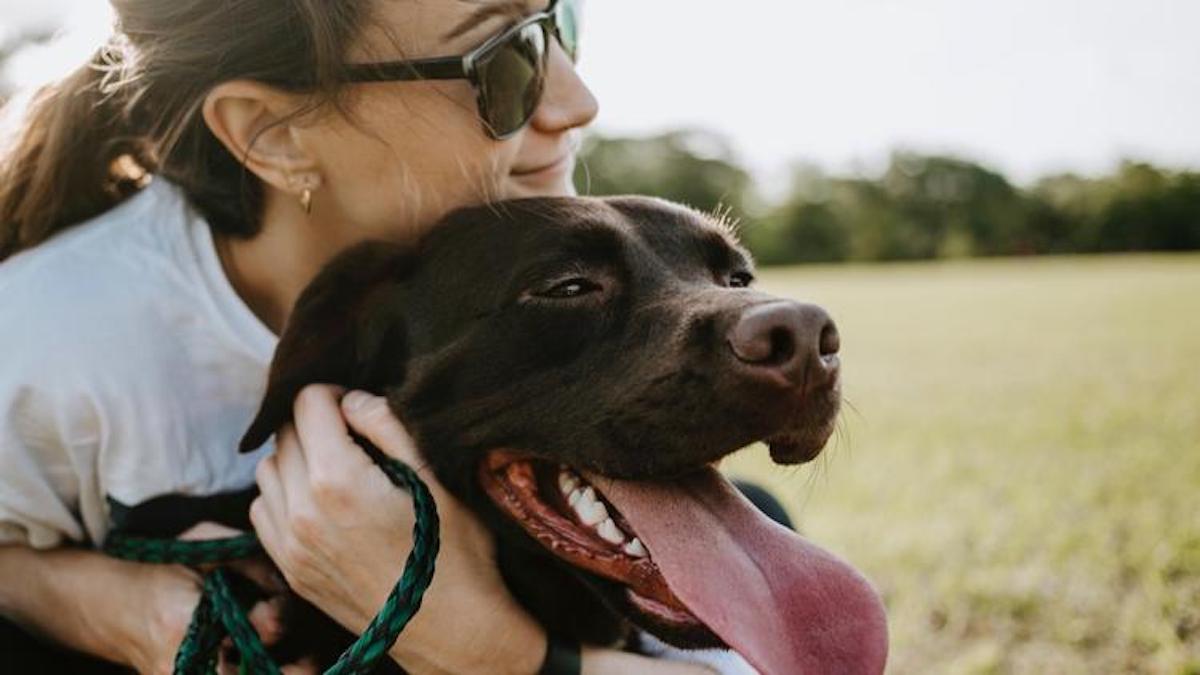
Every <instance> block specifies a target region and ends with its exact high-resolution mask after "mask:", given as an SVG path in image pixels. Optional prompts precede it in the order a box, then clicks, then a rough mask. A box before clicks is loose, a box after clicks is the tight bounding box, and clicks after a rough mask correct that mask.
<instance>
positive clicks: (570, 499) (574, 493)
mask: <svg viewBox="0 0 1200 675" xmlns="http://www.w3.org/2000/svg"><path fill="white" fill-rule="evenodd" d="M582 497H583V490H580V489H579V488H575V489H574V490H571V494H569V495H567V504H569V505H571V506H572V507H573V506H575V505H576V504H578V503H579V500H580V499H581V498H582Z"/></svg>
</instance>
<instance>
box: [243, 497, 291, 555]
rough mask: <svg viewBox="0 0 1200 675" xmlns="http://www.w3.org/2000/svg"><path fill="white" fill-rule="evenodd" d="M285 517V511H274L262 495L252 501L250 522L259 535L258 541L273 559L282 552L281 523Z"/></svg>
mask: <svg viewBox="0 0 1200 675" xmlns="http://www.w3.org/2000/svg"><path fill="white" fill-rule="evenodd" d="M285 517H286V514H285V513H283V512H278V513H272V512H271V511H270V507H268V506H267V505H266V502H265V501H263V498H262V497H261V496H259V497H257V498H255V500H254V501H252V502H250V524H251V525H253V526H254V533H255V534H257V535H258V543H260V544H262V547H263V550H265V551H266V552H267V556H268V557H270V558H271V559H272V560H278V559H279V558H278V556H279V554H280V553H282V548H281V546H282V544H283V539H282V536H281V534H280V533H281V532H282V529H281V528H280V523H281V522H282V521H283V518H285Z"/></svg>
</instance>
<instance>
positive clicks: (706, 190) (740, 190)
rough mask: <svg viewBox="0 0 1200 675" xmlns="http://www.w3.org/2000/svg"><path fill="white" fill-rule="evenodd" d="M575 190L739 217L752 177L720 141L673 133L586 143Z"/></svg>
mask: <svg viewBox="0 0 1200 675" xmlns="http://www.w3.org/2000/svg"><path fill="white" fill-rule="evenodd" d="M575 184H576V185H577V186H578V188H579V191H580V193H582V194H592V195H613V194H648V195H655V196H658V197H662V198H664V199H670V200H673V201H677V202H681V203H684V204H688V205H689V206H692V207H695V208H697V209H700V210H702V211H717V210H722V211H724V210H729V211H731V212H732V213H734V214H742V213H744V209H745V207H746V205H747V201H748V193H749V189H750V175H749V173H748V172H747V171H746V170H745V169H743V168H742V167H741V166H739V165H738V163H737V161H736V159H735V158H734V154H733V151H732V149H731V148H730V145H729V142H728V141H727V140H726V139H725V138H724V137H722V136H719V135H716V134H712V133H708V132H703V131H673V132H670V133H666V134H662V135H658V136H651V137H648V138H605V137H601V136H591V137H589V138H588V139H586V140H585V142H584V145H583V149H582V152H581V153H580V161H579V165H578V168H577V169H576V173H575Z"/></svg>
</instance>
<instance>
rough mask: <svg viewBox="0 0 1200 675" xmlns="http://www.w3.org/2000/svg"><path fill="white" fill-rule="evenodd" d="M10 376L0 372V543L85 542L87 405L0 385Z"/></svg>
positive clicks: (91, 462) (89, 466)
mask: <svg viewBox="0 0 1200 675" xmlns="http://www.w3.org/2000/svg"><path fill="white" fill-rule="evenodd" d="M13 375H14V373H13V372H12V371H9V372H7V373H6V372H3V371H0V544H24V545H27V546H32V547H34V548H39V549H45V548H52V547H55V546H59V545H61V544H63V543H64V542H66V541H71V542H76V543H79V542H84V541H86V540H87V538H88V537H87V535H86V532H87V528H86V527H85V525H84V523H83V518H82V515H81V505H80V499H81V496H83V495H84V493H86V492H89V490H88V489H87V488H86V483H87V482H90V481H94V479H95V476H94V467H95V464H96V462H95V457H94V455H95V451H94V449H93V448H94V446H95V443H94V442H89V439H88V438H86V436H87V435H88V434H87V432H86V431H85V428H86V427H87V426H88V419H87V418H88V417H89V416H88V415H87V414H86V412H85V411H86V408H87V406H86V404H83V405H81V402H80V401H78V400H76V402H74V403H71V402H69V401H68V400H66V397H64V396H62V395H61V394H60V395H58V396H55V395H52V394H51V393H49V391H48V390H46V389H39V388H38V386H36V385H34V384H31V383H21V384H17V383H15V382H12V381H8V382H4V381H3V380H4V379H5V377H6V376H8V377H10V378H11V377H12V376H13ZM89 446H91V447H89ZM89 455H92V456H91V457H89Z"/></svg>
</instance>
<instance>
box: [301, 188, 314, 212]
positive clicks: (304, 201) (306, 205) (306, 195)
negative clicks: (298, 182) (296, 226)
mask: <svg viewBox="0 0 1200 675" xmlns="http://www.w3.org/2000/svg"><path fill="white" fill-rule="evenodd" d="M312 199H313V191H312V188H304V192H302V193H300V208H302V209H304V213H305V214H306V215H311V214H312Z"/></svg>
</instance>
